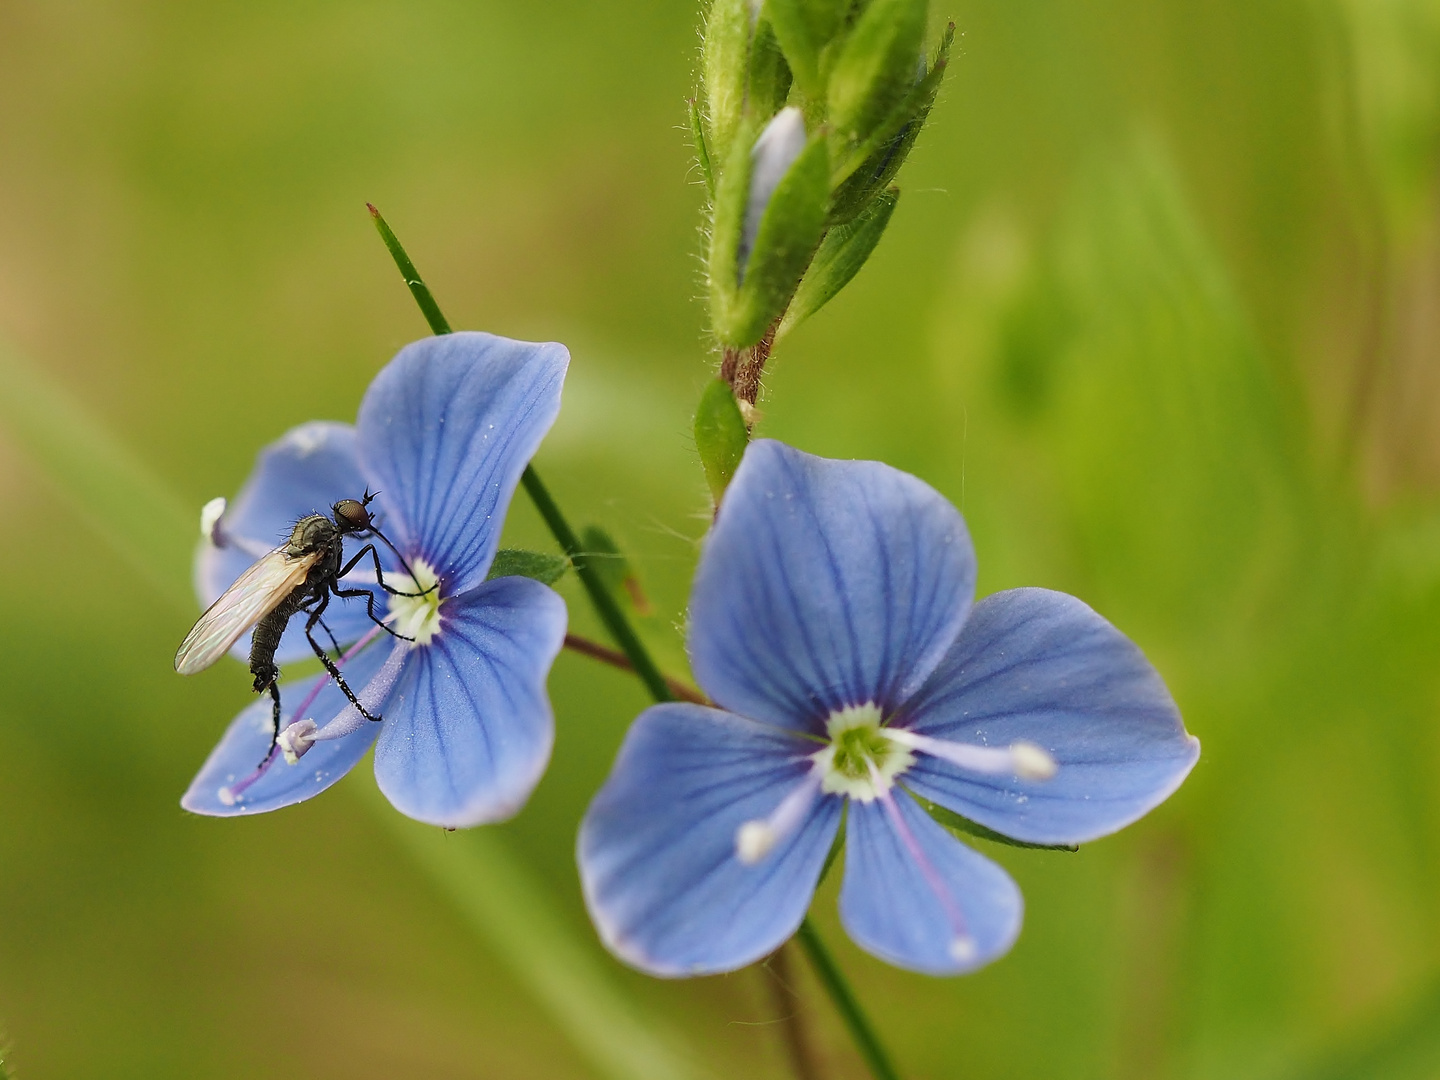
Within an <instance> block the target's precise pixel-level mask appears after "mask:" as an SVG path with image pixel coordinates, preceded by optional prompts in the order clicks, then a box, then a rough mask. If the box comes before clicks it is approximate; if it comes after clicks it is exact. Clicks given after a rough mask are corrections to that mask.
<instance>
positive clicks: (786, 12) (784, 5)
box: [765, 0, 825, 101]
mask: <svg viewBox="0 0 1440 1080" xmlns="http://www.w3.org/2000/svg"><path fill="white" fill-rule="evenodd" d="M809 7H810V5H809V4H806V3H805V2H804V0H765V16H766V18H767V19H768V20H769V22H770V25H771V26H772V27H774V30H775V38H776V40H777V41H779V42H780V48H781V49H782V50H783V51H784V53H785V59H786V61H788V62H789V65H790V70H791V72H793V73H794V76H795V83H796V85H797V86H798V87H799V88H800V92H801V93H803V94H804V95H805V96H806V97H808V98H811V99H813V100H816V101H818V100H820V99H821V98H823V97H824V96H825V84H824V82H822V81H821V78H820V44H821V43H817V41H816V37H815V34H814V33H813V32H812V30H811V26H810V18H809V14H810V13H809V11H808V10H807V8H809Z"/></svg>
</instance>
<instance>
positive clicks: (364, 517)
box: [331, 499, 371, 532]
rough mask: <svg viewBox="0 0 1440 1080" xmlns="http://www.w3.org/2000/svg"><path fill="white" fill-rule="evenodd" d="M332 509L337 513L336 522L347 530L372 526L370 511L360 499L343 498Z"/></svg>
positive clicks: (356, 530)
mask: <svg viewBox="0 0 1440 1080" xmlns="http://www.w3.org/2000/svg"><path fill="white" fill-rule="evenodd" d="M331 509H332V510H333V511H334V513H335V524H336V525H339V526H340V528H342V529H344V530H345V531H346V532H362V531H364V530H365V529H368V528H370V524H371V523H370V511H369V510H366V509H365V505H364V504H363V503H361V502H360V501H359V500H358V499H341V500H340V501H339V502H337V503H336V504H335V505H334V506H333V507H332V508H331Z"/></svg>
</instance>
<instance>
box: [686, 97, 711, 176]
mask: <svg viewBox="0 0 1440 1080" xmlns="http://www.w3.org/2000/svg"><path fill="white" fill-rule="evenodd" d="M689 104H690V142H691V144H692V145H693V146H694V147H695V163H696V164H697V165H699V166H700V175H701V176H703V177H704V178H705V194H706V195H707V196H709V197H710V198H711V199H714V198H715V171H714V170H713V169H712V168H711V166H710V148H709V146H708V145H707V144H706V141H705V121H704V120H703V119H702V118H701V116H700V103H699V102H698V101H696V100H695V99H694V98H691V99H690V102H689Z"/></svg>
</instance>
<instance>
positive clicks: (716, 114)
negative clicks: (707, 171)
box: [700, 0, 751, 160]
mask: <svg viewBox="0 0 1440 1080" xmlns="http://www.w3.org/2000/svg"><path fill="white" fill-rule="evenodd" d="M750 29H751V28H750V4H749V2H748V0H713V2H712V3H711V4H710V10H709V11H708V12H707V13H706V16H705V41H704V44H703V45H702V46H701V50H700V84H701V88H702V90H703V92H704V110H703V112H704V116H705V121H706V123H707V124H708V125H709V132H708V134H709V140H708V141H709V147H710V152H711V153H712V154H713V155H715V157H717V158H719V159H721V160H724V159H725V158H726V157H727V156H728V155H729V153H730V147H731V143H732V141H733V140H734V138H735V133H736V129H737V128H738V127H739V126H740V121H741V118H742V117H743V116H744V115H745V91H746V88H747V86H748V84H749V76H748V72H749V58H750Z"/></svg>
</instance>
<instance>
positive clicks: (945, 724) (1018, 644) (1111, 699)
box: [899, 589, 1200, 844]
mask: <svg viewBox="0 0 1440 1080" xmlns="http://www.w3.org/2000/svg"><path fill="white" fill-rule="evenodd" d="M899 723H900V725H901V726H904V727H909V728H912V729H913V730H915V731H916V732H919V733H921V734H924V735H929V736H933V737H936V738H942V739H951V740H956V741H960V742H969V743H975V744H982V745H988V746H1006V745H1008V744H1010V743H1012V742H1015V741H1017V740H1026V741H1029V742H1032V743H1036V744H1038V745H1040V746H1042V747H1043V748H1044V749H1046V750H1048V751H1049V752H1050V754H1051V755H1052V756H1053V757H1054V759H1055V761H1056V762H1057V764H1058V765H1059V770H1058V772H1056V774H1055V775H1054V776H1053V777H1051V778H1050V779H1048V780H1019V779H1017V778H1015V777H1013V776H984V775H981V774H977V773H973V772H967V771H965V770H962V769H960V768H957V767H956V766H954V765H951V764H948V763H947V762H944V761H940V760H937V759H935V758H933V757H930V756H928V755H924V754H921V755H919V758H918V760H917V762H916V764H915V765H914V766H913V767H912V768H911V769H910V770H909V771H908V772H906V773H905V776H904V783H905V784H907V785H908V786H909V787H911V788H913V789H914V790H915V791H916V792H918V793H919V794H920V795H922V796H924V797H925V798H927V799H930V800H931V801H932V802H936V803H939V804H941V805H942V806H945V807H947V808H948V809H950V810H953V811H955V812H956V813H957V814H961V815H963V816H964V817H967V818H970V819H971V820H973V821H978V822H980V823H981V824H983V825H986V826H988V827H989V828H992V829H994V830H996V831H997V832H1001V833H1004V834H1005V835H1006V836H1011V837H1014V838H1015V839H1017V840H1028V841H1031V842H1033V843H1042V844H1075V843H1081V842H1083V841H1086V840H1093V839H1095V838H1096V837H1098V836H1104V835H1106V834H1107V833H1111V832H1114V831H1115V830H1116V829H1119V828H1121V827H1122V826H1124V825H1128V824H1129V823H1130V822H1132V821H1134V820H1135V819H1136V818H1138V817H1140V816H1141V815H1142V814H1144V813H1145V812H1147V811H1148V810H1150V809H1152V808H1153V807H1155V806H1156V805H1157V804H1158V803H1160V802H1161V801H1163V800H1164V799H1165V798H1166V797H1167V796H1168V795H1169V794H1170V793H1171V792H1173V791H1174V790H1175V789H1176V788H1177V787H1179V786H1180V782H1181V781H1182V780H1184V779H1185V777H1186V776H1187V775H1188V774H1189V772H1190V769H1191V767H1192V766H1193V765H1194V764H1195V761H1196V758H1198V757H1199V754H1200V743H1199V741H1198V740H1196V739H1195V738H1193V737H1192V736H1190V735H1188V734H1186V732H1185V725H1184V723H1183V722H1182V721H1181V719H1180V713H1179V710H1177V709H1176V707H1175V702H1174V701H1173V700H1172V699H1171V697H1170V693H1169V691H1168V690H1166V689H1165V683H1164V681H1163V680H1162V679H1161V678H1160V675H1159V673H1158V672H1156V670H1155V669H1154V668H1153V667H1152V666H1151V665H1150V662H1149V661H1148V660H1146V659H1145V656H1144V654H1143V653H1141V652H1140V650H1139V649H1138V648H1136V647H1135V645H1134V644H1133V643H1131V641H1130V640H1129V639H1128V638H1126V637H1125V635H1124V634H1122V633H1120V632H1119V631H1118V630H1116V629H1115V628H1114V627H1113V626H1111V625H1110V624H1109V623H1108V622H1106V621H1105V620H1104V619H1102V618H1101V617H1100V616H1099V615H1097V614H1096V613H1095V612H1094V611H1092V610H1091V609H1090V608H1089V607H1087V606H1086V605H1085V604H1083V603H1082V602H1081V601H1079V600H1077V599H1075V597H1073V596H1067V595H1065V594H1064V593H1058V592H1051V591H1050V590H1048V589H1013V590H1011V591H1009V592H1002V593H996V594H995V595H994V596H990V597H987V598H986V599H984V600H983V601H981V602H980V603H979V604H977V605H976V606H975V610H974V611H973V612H972V613H971V615H970V619H969V621H968V622H966V624H965V627H964V629H962V630H961V632H960V636H959V638H958V639H957V640H956V642H955V646H954V648H953V649H951V651H950V653H949V654H948V655H947V656H946V657H945V659H944V660H943V661H942V662H941V664H940V666H939V668H937V669H936V671H935V674H934V675H932V676H931V677H930V681H929V682H928V683H927V684H926V685H925V687H924V688H923V689H922V690H921V691H920V692H919V693H918V694H917V695H916V696H915V698H914V699H912V700H911V702H910V703H909V704H908V705H907V706H906V708H905V710H904V715H903V717H902V718H901V719H900V720H899Z"/></svg>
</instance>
